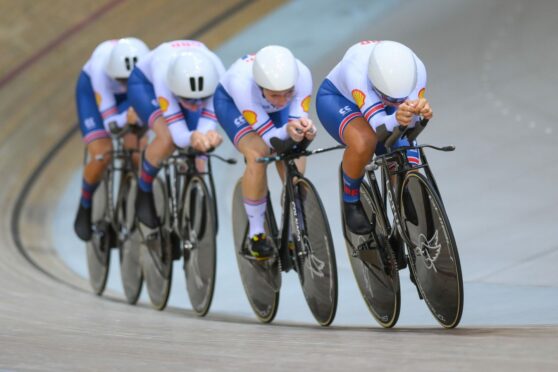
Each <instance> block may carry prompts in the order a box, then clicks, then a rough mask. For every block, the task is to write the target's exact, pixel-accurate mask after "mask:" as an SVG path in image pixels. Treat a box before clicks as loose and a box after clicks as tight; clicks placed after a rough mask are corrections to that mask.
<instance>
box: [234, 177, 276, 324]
mask: <svg viewBox="0 0 558 372" xmlns="http://www.w3.org/2000/svg"><path fill="white" fill-rule="evenodd" d="M269 212H270V211H269V210H268V211H267V213H269ZM270 217H271V218H272V216H271V215H270ZM232 220H233V235H234V246H235V251H236V261H237V263H238V270H239V271H240V278H241V279H242V285H243V286H244V291H245V292H246V296H247V297H248V301H249V302H250V306H252V310H254V313H255V314H256V316H257V317H258V319H259V320H260V321H261V322H262V323H270V322H271V321H272V320H273V318H274V317H275V314H276V313H277V308H278V307H279V290H280V288H281V272H280V270H279V260H278V258H271V259H269V260H265V261H256V260H255V259H252V258H251V257H250V256H249V254H248V253H247V249H246V246H247V244H248V238H249V237H248V217H247V215H246V211H245V209H244V203H243V199H242V178H241V179H240V180H238V182H237V183H236V187H235V189H234V195H233V208H232ZM266 220H269V219H268V218H266ZM268 225H269V224H268V223H266V227H265V228H266V233H267V234H268V235H269V236H272V235H271V234H270V228H269V226H268Z"/></svg>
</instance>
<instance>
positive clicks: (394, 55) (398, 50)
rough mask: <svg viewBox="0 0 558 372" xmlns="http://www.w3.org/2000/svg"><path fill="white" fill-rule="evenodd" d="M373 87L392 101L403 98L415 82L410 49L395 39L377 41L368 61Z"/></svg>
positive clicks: (414, 66)
mask: <svg viewBox="0 0 558 372" xmlns="http://www.w3.org/2000/svg"><path fill="white" fill-rule="evenodd" d="M368 78H369V79H370V82H371V83H372V85H373V86H374V88H375V89H376V90H377V91H379V92H380V93H382V94H383V95H384V96H387V97H386V98H388V99H389V98H391V100H392V101H401V100H404V99H405V98H407V97H408V96H409V94H411V92H412V91H413V89H414V88H415V86H416V83H417V65H416V62H415V57H414V53H413V51H412V50H411V49H409V48H408V47H406V46H405V45H403V44H401V43H397V42H395V41H382V42H380V43H378V44H377V45H376V46H375V47H374V49H373V50H372V53H371V54H370V60H369V62H368Z"/></svg>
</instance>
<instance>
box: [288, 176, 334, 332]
mask: <svg viewBox="0 0 558 372" xmlns="http://www.w3.org/2000/svg"><path fill="white" fill-rule="evenodd" d="M294 189H295V197H294V199H295V200H294V201H292V202H291V206H290V211H289V213H290V219H291V233H292V235H293V241H294V243H295V251H294V252H293V254H294V255H295V259H296V260H297V263H296V266H297V271H298V276H299V279H300V284H301V286H302V291H303V293H304V297H305V298H306V302H307V304H308V307H309V308H310V311H312V314H313V315H314V318H315V319H316V321H317V322H318V323H319V324H320V325H322V326H328V325H330V324H331V322H333V319H334V318H335V312H336V310H337V293H338V290H337V288H338V287H337V265H336V261H335V250H334V248H333V239H332V237H331V231H330V229H329V222H328V220H327V215H326V213H325V210H324V207H323V205H322V201H321V200H320V197H319V195H318V193H317V191H316V189H315V188H314V186H313V185H312V183H310V181H308V180H307V179H305V178H300V179H298V180H297V181H296V182H295V185H294Z"/></svg>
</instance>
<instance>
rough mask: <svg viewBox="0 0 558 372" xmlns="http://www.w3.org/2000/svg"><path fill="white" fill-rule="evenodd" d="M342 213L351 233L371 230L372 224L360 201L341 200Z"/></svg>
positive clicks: (363, 233)
mask: <svg viewBox="0 0 558 372" xmlns="http://www.w3.org/2000/svg"><path fill="white" fill-rule="evenodd" d="M343 214H344V215H345V222H346V223H347V227H348V228H349V230H350V231H351V232H352V233H353V234H358V235H366V234H370V233H371V232H372V224H371V223H370V220H368V217H367V216H366V212H365V211H364V208H363V207H362V204H361V203H360V201H358V202H356V203H347V202H345V201H344V202H343Z"/></svg>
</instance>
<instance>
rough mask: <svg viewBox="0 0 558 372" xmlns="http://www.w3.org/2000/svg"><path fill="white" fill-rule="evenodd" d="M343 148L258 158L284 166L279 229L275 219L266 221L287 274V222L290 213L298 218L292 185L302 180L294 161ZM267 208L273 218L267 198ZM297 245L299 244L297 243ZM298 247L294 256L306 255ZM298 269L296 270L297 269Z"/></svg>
mask: <svg viewBox="0 0 558 372" xmlns="http://www.w3.org/2000/svg"><path fill="white" fill-rule="evenodd" d="M342 148H344V146H334V147H329V148H325V149H316V150H312V151H308V150H298V151H294V152H286V153H283V154H279V155H276V156H269V157H263V158H259V159H258V162H262V163H271V162H273V161H282V162H283V164H285V181H284V183H283V187H284V188H283V189H284V190H285V193H286V194H285V197H284V200H283V201H282V203H283V205H282V207H283V209H282V218H281V223H282V224H281V229H280V230H279V229H278V227H277V225H276V224H275V218H273V217H271V218H268V219H267V220H266V221H267V223H268V226H269V227H270V229H271V232H272V234H273V239H274V241H275V244H276V246H277V247H278V249H279V259H280V262H281V269H282V270H283V271H285V272H288V271H289V270H290V269H292V268H293V264H292V260H291V259H290V257H289V252H288V250H289V248H288V245H289V233H290V232H291V231H290V229H289V225H290V221H289V217H290V213H292V215H293V218H295V220H296V219H297V218H298V212H297V210H296V199H295V185H294V180H295V179H296V178H304V175H303V174H302V173H301V172H300V171H299V170H298V168H297V166H296V163H295V160H296V159H298V158H300V157H302V156H306V157H308V156H310V155H314V154H318V153H321V152H326V151H331V150H337V149H342ZM267 208H268V209H269V211H270V213H269V215H270V216H273V207H272V204H271V201H270V200H269V198H268V201H267ZM295 226H296V228H297V229H298V223H295ZM295 233H296V237H297V239H299V240H300V236H301V232H300V231H296V232H295ZM299 243H301V242H300V241H299ZM297 246H298V247H302V248H301V249H300V250H299V249H298V248H295V249H296V254H297V255H298V256H299V257H301V256H304V255H307V252H306V251H305V248H304V244H298V245H297ZM297 269H298V268H297Z"/></svg>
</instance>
